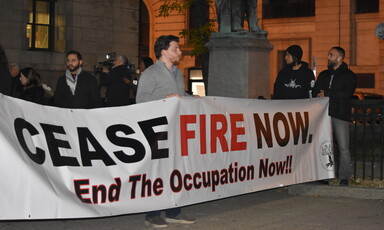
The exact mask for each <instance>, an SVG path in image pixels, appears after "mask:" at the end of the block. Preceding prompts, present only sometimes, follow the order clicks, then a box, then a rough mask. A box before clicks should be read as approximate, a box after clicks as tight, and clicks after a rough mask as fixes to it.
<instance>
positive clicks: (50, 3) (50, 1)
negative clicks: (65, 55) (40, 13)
mask: <svg viewBox="0 0 384 230" xmlns="http://www.w3.org/2000/svg"><path fill="white" fill-rule="evenodd" d="M30 1H31V2H32V22H29V14H30V13H31V11H30V10H29V9H28V21H27V26H28V25H30V26H31V34H30V36H31V38H28V37H27V40H28V50H30V51H53V49H54V28H55V27H54V25H55V20H54V19H55V0H30ZM37 2H47V3H48V8H49V9H48V13H49V24H42V23H37V22H36V19H37V12H36V11H37V8H36V5H37ZM39 26H43V27H46V28H47V29H48V48H40V47H36V32H37V27H39ZM26 29H27V27H26ZM30 39H31V42H30Z"/></svg>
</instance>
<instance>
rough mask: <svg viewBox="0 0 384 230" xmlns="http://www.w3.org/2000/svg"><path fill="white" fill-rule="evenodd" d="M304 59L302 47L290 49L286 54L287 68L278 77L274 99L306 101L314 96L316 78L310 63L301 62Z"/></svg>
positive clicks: (294, 46) (296, 46) (293, 46)
mask: <svg viewBox="0 0 384 230" xmlns="http://www.w3.org/2000/svg"><path fill="white" fill-rule="evenodd" d="M302 57H303V50H302V49H301V47H300V46H298V45H292V46H290V47H288V49H287V50H286V54H285V61H286V63H287V66H286V67H285V68H284V69H282V70H280V72H279V74H278V75H277V78H276V81H275V85H274V90H273V99H304V98H310V97H311V96H312V92H311V90H312V87H313V85H314V83H315V76H314V74H313V72H312V70H311V69H309V67H308V63H306V62H304V61H302V60H301V58H302Z"/></svg>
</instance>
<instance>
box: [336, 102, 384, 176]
mask: <svg viewBox="0 0 384 230" xmlns="http://www.w3.org/2000/svg"><path fill="white" fill-rule="evenodd" d="M383 112H384V100H352V117H351V123H350V149H351V157H352V164H353V175H354V178H355V179H357V178H362V179H363V180H366V179H371V180H374V179H379V180H383V173H384V167H383V166H384V132H383V131H384V122H383ZM335 152H336V154H337V151H335ZM336 159H338V157H336Z"/></svg>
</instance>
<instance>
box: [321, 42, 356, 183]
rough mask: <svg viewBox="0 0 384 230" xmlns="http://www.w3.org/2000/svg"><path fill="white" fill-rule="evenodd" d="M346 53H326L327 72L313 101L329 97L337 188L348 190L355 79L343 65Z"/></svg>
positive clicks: (342, 51)
mask: <svg viewBox="0 0 384 230" xmlns="http://www.w3.org/2000/svg"><path fill="white" fill-rule="evenodd" d="M344 57H345V51H344V49H343V48H341V47H332V48H331V49H330V50H329V52H328V69H327V70H324V71H323V72H321V73H320V74H319V76H318V78H317V81H316V84H315V87H314V89H313V96H314V97H329V110H328V114H329V116H331V119H332V129H333V132H334V134H335V137H336V142H337V146H338V148H339V151H340V166H339V177H340V185H342V186H347V185H348V184H349V177H350V176H351V175H352V173H351V154H350V151H349V121H350V119H351V97H352V95H353V93H354V92H355V89H356V75H355V74H354V73H353V72H352V71H351V70H350V69H348V65H347V64H346V63H345V62H344Z"/></svg>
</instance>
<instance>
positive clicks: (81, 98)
mask: <svg viewBox="0 0 384 230" xmlns="http://www.w3.org/2000/svg"><path fill="white" fill-rule="evenodd" d="M77 77H78V80H77V84H76V90H75V95H73V94H72V92H71V89H70V88H69V86H68V85H67V81H66V79H65V78H66V77H65V75H63V76H61V77H60V78H59V79H58V80H57V84H56V90H55V96H54V97H55V98H54V102H55V105H56V106H58V107H61V108H82V109H91V108H98V107H100V106H101V100H100V92H99V87H98V84H97V80H96V78H95V77H94V76H93V75H91V74H90V73H88V72H86V71H84V70H83V71H81V73H80V74H79V75H78V76H77Z"/></svg>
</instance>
